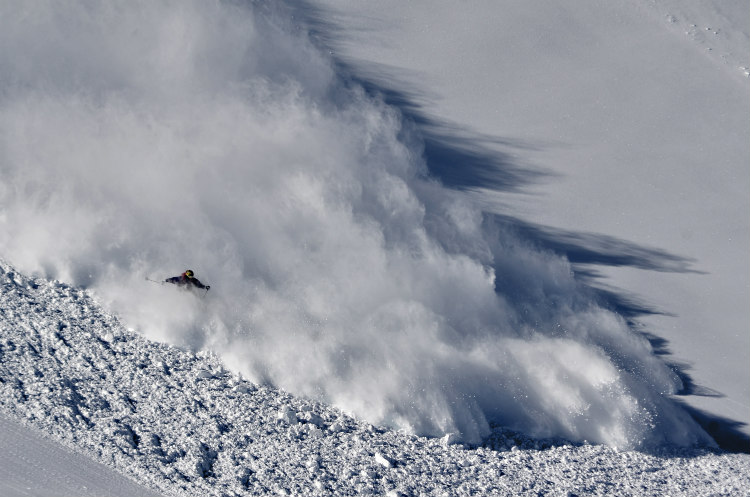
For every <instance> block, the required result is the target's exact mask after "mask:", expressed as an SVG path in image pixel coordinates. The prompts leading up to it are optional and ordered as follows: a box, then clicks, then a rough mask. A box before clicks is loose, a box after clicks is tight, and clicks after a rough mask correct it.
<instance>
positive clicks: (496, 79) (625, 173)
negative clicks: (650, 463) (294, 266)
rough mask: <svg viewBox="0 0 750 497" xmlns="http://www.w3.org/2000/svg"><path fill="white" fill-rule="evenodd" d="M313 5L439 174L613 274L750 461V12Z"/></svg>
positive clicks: (620, 301)
mask: <svg viewBox="0 0 750 497" xmlns="http://www.w3.org/2000/svg"><path fill="white" fill-rule="evenodd" d="M312 3H313V4H314V5H315V6H316V8H319V9H321V11H318V12H316V15H317V16H318V18H319V20H320V24H321V26H320V28H319V29H320V32H321V35H320V36H321V37H322V38H323V39H324V40H325V42H326V44H328V46H330V47H331V49H332V50H333V51H334V52H335V55H336V57H337V58H339V59H340V60H343V61H344V62H345V63H346V64H347V66H348V68H349V70H350V71H353V72H354V73H355V74H356V75H358V76H359V77H360V78H362V79H363V80H365V81H369V82H370V84H371V85H373V86H374V87H375V89H376V90H378V91H381V92H383V93H384V94H385V95H387V96H388V98H389V101H390V102H392V103H393V104H394V105H397V106H399V107H400V108H402V109H404V111H405V112H407V113H409V114H411V115H412V117H413V118H414V119H415V120H416V121H417V122H418V127H419V128H420V130H421V131H422V132H423V133H424V134H426V135H427V136H428V138H429V140H428V146H427V150H426V152H427V154H428V157H430V158H431V159H432V162H433V168H434V169H436V170H437V172H438V173H440V174H441V176H442V177H444V178H446V179H448V180H449V181H450V182H451V183H453V184H455V185H457V186H458V187H462V188H464V189H471V190H473V191H474V192H475V193H476V195H477V196H479V197H480V198H481V199H482V201H484V202H486V209H488V210H490V211H493V212H498V213H501V214H503V215H505V216H511V217H512V218H513V222H515V223H516V224H518V225H520V226H521V227H522V228H523V229H526V230H527V232H528V231H531V234H532V238H535V239H536V241H537V243H538V244H540V245H542V246H545V247H548V248H549V249H550V250H554V251H556V252H559V253H562V254H564V255H565V256H566V257H568V258H569V260H571V261H572V262H575V263H576V266H575V268H576V269H577V270H578V271H579V274H581V275H587V276H590V275H596V276H597V278H588V280H589V281H590V282H592V283H593V284H594V285H595V286H597V287H600V288H603V289H605V290H606V291H607V292H608V293H609V295H610V296H611V297H614V298H613V299H612V300H613V303H614V305H616V306H617V307H618V309H619V311H620V312H623V313H625V315H632V316H631V317H633V318H637V320H638V323H639V325H640V327H641V329H642V330H643V331H644V332H647V333H649V334H651V335H652V336H653V337H654V338H655V339H656V340H655V342H654V343H655V344H656V345H657V347H656V348H657V350H660V351H661V352H662V353H664V355H663V357H664V358H665V360H667V361H669V362H671V363H672V364H674V365H675V366H676V367H677V369H679V370H680V372H681V373H680V374H681V376H682V378H683V381H684V383H685V385H684V388H683V389H682V390H681V394H682V395H681V397H680V398H681V399H683V401H685V402H686V403H688V404H689V405H690V406H693V407H696V408H699V409H701V410H703V411H705V414H706V415H707V416H708V418H713V423H714V424H724V425H725V426H727V427H729V428H730V431H731V430H732V429H735V428H738V429H740V430H741V432H742V433H744V437H743V436H742V435H741V433H735V440H737V438H736V436H737V435H739V436H740V438H743V440H742V442H738V443H739V444H740V445H741V446H743V447H745V450H748V447H750V445H748V443H749V442H748V435H749V434H750V362H749V361H748V360H747V353H748V350H750V332H749V331H748V330H750V306H748V302H750V283H749V282H750V262H749V261H750V259H748V257H747V254H748V252H749V251H750V219H749V218H748V216H749V214H748V213H750V195H748V185H750V169H749V168H748V163H750V141H749V140H748V139H747V138H748V136H750V93H749V92H748V86H749V85H750V80H749V79H748V77H747V75H748V70H747V68H748V67H749V66H750V31H749V30H748V23H747V20H748V18H750V4H749V3H748V2H746V1H742V0H740V1H670V0H660V1H614V2H597V1H582V2H575V3H569V4H560V3H559V2H549V1H546V0H531V1H507V2H493V1H473V2H463V3H460V4H457V3H456V2H451V1H428V2H419V1H413V2H399V1H390V0H377V1H372V2H346V1H338V0H320V1H316V2H312ZM446 143H447V144H448V145H446ZM451 144H452V145H451ZM456 150H458V151H459V152H461V151H463V152H462V153H459V154H456ZM446 151H447V152H448V153H446ZM457 155H458V157H456V156H457ZM472 159H473V160H472ZM434 163H437V164H438V166H440V167H439V168H436V167H434ZM445 163H448V164H445ZM472 163H473V165H474V167H469V166H470V165H471V164H472ZM519 168H520V169H521V170H526V171H529V173H528V174H527V175H526V176H523V175H521V178H523V179H525V180H527V182H526V183H525V184H522V186H523V187H525V188H524V189H523V191H522V192H521V193H520V194H519V193H517V191H515V189H514V188H513V187H514V186H516V183H513V182H508V181H507V180H506V178H505V177H504V176H502V174H503V172H504V171H508V170H511V171H513V170H518V169H519ZM539 173H541V174H539ZM545 174H546V176H545ZM529 228H531V229H529ZM665 255H666V256H667V257H664V256H665Z"/></svg>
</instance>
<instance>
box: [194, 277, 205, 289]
mask: <svg viewBox="0 0 750 497" xmlns="http://www.w3.org/2000/svg"><path fill="white" fill-rule="evenodd" d="M190 282H191V283H193V285H195V286H197V287H198V288H208V287H207V286H206V285H204V284H203V283H201V282H200V280H199V279H198V278H190Z"/></svg>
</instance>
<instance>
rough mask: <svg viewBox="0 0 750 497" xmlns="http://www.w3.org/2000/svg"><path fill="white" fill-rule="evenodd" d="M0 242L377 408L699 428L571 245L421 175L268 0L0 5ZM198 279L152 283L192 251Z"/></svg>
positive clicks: (282, 373) (446, 428)
mask: <svg viewBox="0 0 750 497" xmlns="http://www.w3.org/2000/svg"><path fill="white" fill-rule="evenodd" d="M0 231H2V233H3V236H2V237H1V238H0V255H2V256H3V257H5V258H6V259H8V260H9V261H11V262H12V263H13V264H14V265H16V266H17V267H19V268H20V269H21V270H23V271H27V272H34V273H38V274H43V275H46V276H48V277H54V278H57V279H60V280H63V281H67V282H70V283H72V284H74V285H82V286H85V287H89V288H91V289H92V290H93V291H94V292H95V293H96V295H98V296H99V298H101V299H102V300H103V301H104V302H106V305H107V306H108V308H109V309H111V310H113V311H114V312H116V313H117V314H118V315H119V316H121V318H122V319H123V320H124V321H125V322H126V323H128V324H129V325H130V326H132V327H134V328H136V329H138V330H139V331H141V332H142V333H144V334H145V335H147V336H148V337H151V338H155V339H159V340H163V341H167V342H170V343H173V344H178V345H182V346H190V347H194V348H199V349H210V350H213V351H215V352H216V353H217V354H219V355H220V356H221V357H222V358H223V360H224V361H225V362H226V363H227V364H228V365H229V366H230V367H232V368H233V369H236V370H237V371H240V372H242V373H243V374H245V375H247V376H248V377H249V378H250V379H252V380H253V381H257V382H269V383H271V384H273V385H274V386H277V387H280V388H284V389H286V390H288V391H290V392H293V393H295V394H301V395H305V396H309V397H313V398H317V399H320V400H324V401H327V402H331V403H333V404H334V405H335V406H337V407H339V408H341V409H343V410H345V411H348V412H351V413H353V414H355V415H357V416H359V417H362V418H364V419H366V420H368V421H370V422H373V423H377V424H386V425H389V426H394V427H399V428H402V429H405V430H408V431H411V432H414V433H418V434H425V435H443V434H446V433H452V432H459V433H461V435H462V436H463V438H464V439H465V440H467V441H471V442H476V441H478V440H479V439H480V438H481V437H484V436H487V435H488V434H489V433H490V429H489V423H490V422H491V421H492V422H497V423H500V424H502V425H503V426H506V427H509V428H512V429H516V430H520V431H523V432H526V433H528V434H531V435H535V436H562V437H567V438H569V439H573V440H584V439H586V440H589V441H594V442H601V443H606V444H610V445H613V446H618V447H640V446H643V445H653V444H661V443H665V442H666V443H675V444H680V445H690V444H696V443H710V440H709V439H708V437H707V436H706V435H705V434H704V432H703V431H702V430H701V429H700V428H699V427H698V426H697V424H696V423H694V422H693V421H692V419H690V418H689V416H687V415H686V414H685V413H684V412H683V411H682V410H681V409H680V408H679V407H677V406H676V405H674V404H673V403H672V401H671V400H669V395H670V394H671V393H673V392H675V391H677V390H678V389H679V388H680V384H679V380H678V378H677V377H676V376H675V375H674V374H673V373H672V372H671V371H670V370H669V369H668V368H667V367H666V366H665V365H664V364H663V363H662V362H661V361H660V360H659V359H658V358H657V357H655V356H654V354H653V352H652V350H651V348H650V346H649V343H648V342H647V341H646V340H645V339H644V338H642V337H639V336H635V335H634V334H633V333H632V331H631V330H630V329H629V328H628V326H627V325H626V323H625V322H624V321H623V319H621V318H620V317H619V316H618V315H616V314H614V313H612V312H610V311H609V310H607V309H605V308H603V307H601V305H599V303H598V302H597V301H596V299H595V297H594V294H592V293H590V292H589V291H588V290H587V288H586V287H585V286H582V285H580V284H579V283H578V282H576V280H575V279H574V277H573V274H572V271H571V269H570V266H569V264H568V262H567V261H566V260H564V259H563V258H561V257H559V256H557V255H554V254H551V253H545V252H543V251H540V250H539V249H537V248H536V247H535V246H534V245H533V244H532V243H530V242H529V241H527V240H525V239H524V238H523V236H522V235H520V234H518V233H514V232H513V231H511V230H509V229H507V228H505V227H503V226H502V225H500V224H497V223H495V222H494V221H493V220H492V218H490V217H486V216H484V215H483V214H482V212H481V210H480V208H479V207H478V206H476V205H474V204H472V203H471V202H470V200H469V199H467V198H466V197H464V196H462V195H461V194H460V193H457V192H453V191H450V190H448V189H446V188H444V187H442V186H441V185H440V184H439V183H437V182H435V181H433V180H431V179H429V177H428V175H427V169H426V166H425V164H424V163H423V161H422V159H421V148H420V143H419V140H418V137H415V136H412V135H411V134H410V133H409V132H408V126H404V123H403V122H402V120H401V118H400V116H399V114H398V113H397V112H396V111H395V110H394V109H392V108H389V107H388V106H386V105H384V104H383V103H382V102H380V101H379V100H378V99H377V98H374V97H371V96H369V95H368V94H366V92H364V91H363V90H362V89H361V88H360V87H358V86H357V85H355V84H352V83H349V82H347V81H345V80H342V79H341V78H340V77H339V76H337V75H336V74H335V73H334V71H333V68H332V62H331V61H330V60H329V59H328V58H327V56H326V54H324V53H322V52H320V51H319V50H317V49H316V48H315V47H314V45H313V44H312V43H311V42H310V41H309V40H308V37H307V34H306V31H305V29H304V26H301V25H298V24H295V22H294V21H293V19H292V18H291V17H290V16H289V13H288V12H285V11H284V10H283V8H281V7H278V8H277V7H272V6H268V5H253V6H244V5H236V4H234V3H231V2H228V3H219V2H201V1H197V0H196V1H181V2H160V3H154V2H145V1H144V2H138V1H136V2H128V3H127V4H118V3H110V2H100V3H95V4H93V5H92V4H89V3H88V2H66V3H65V5H64V6H63V5H61V4H58V3H56V2H49V3H48V4H44V3H43V2H40V3H34V4H33V5H26V4H25V5H24V6H23V8H22V9H18V8H16V7H14V6H11V5H7V4H2V5H0ZM188 267H189V268H191V269H193V270H195V271H196V275H197V276H198V277H199V278H200V279H201V280H202V281H203V282H204V283H207V284H210V285H211V286H212V289H211V291H210V292H209V293H208V294H207V295H205V297H204V296H201V295H200V294H190V293H184V292H179V291H176V290H175V289H174V288H167V287H163V286H159V285H157V284H153V283H149V282H146V281H145V277H152V278H156V279H163V278H165V277H167V276H172V275H174V274H179V273H180V272H182V271H184V270H185V269H186V268H188Z"/></svg>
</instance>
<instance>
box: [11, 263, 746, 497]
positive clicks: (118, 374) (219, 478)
mask: <svg viewBox="0 0 750 497" xmlns="http://www.w3.org/2000/svg"><path fill="white" fill-rule="evenodd" d="M0 316H2V318H1V319H0V392H1V394H0V409H1V410H2V411H3V412H4V413H5V414H6V415H8V416H10V417H13V418H16V419H18V420H20V421H22V422H23V423H25V424H27V425H29V426H32V427H34V428H37V429H39V430H42V431H44V432H47V433H49V434H51V435H53V436H54V437H55V438H58V439H59V440H61V441H62V442H63V443H65V444H67V445H68V446H70V447H73V448H76V449H77V450H79V451H81V452H83V453H86V454H88V455H90V456H91V457H93V458H94V459H96V460H98V461H100V462H103V463H105V464H107V465H109V466H111V467H113V468H115V469H117V470H119V471H120V472H122V473H123V474H125V475H127V476H129V477H131V478H133V479H137V480H138V481H139V482H141V483H142V484H144V485H146V486H148V487H151V488H153V489H155V490H158V491H161V492H163V493H164V494H167V495H207V496H213V495H216V496H218V495H268V494H271V493H275V494H278V495H367V494H371V495H373V494H374V495H383V494H387V495H403V496H407V495H470V494H475V495H476V494H481V495H540V494H551V495H580V494H591V493H607V494H608V495H631V494H636V493H637V494H638V495H664V494H670V495H708V494H710V495H739V494H740V493H741V492H742V490H741V489H742V488H745V489H746V488H748V487H750V476H749V475H750V458H749V457H748V456H746V455H737V454H725V453H721V452H718V451H715V450H712V449H668V448H666V447H664V448H662V449H660V450H659V452H658V453H655V454H645V453H639V452H618V451H617V450H616V449H613V448H610V447H606V446H600V445H588V444H579V445H576V444H571V443H567V442H565V441H562V440H536V441H535V440H532V439H528V438H523V437H520V436H517V435H514V434H512V433H510V432H507V431H502V430H497V431H495V432H494V433H493V435H492V436H491V437H490V438H488V439H486V440H485V443H484V444H483V445H482V446H475V447H471V448H469V447H465V446H463V445H460V444H454V443H451V442H453V441H454V440H455V439H454V438H453V437H451V436H446V437H444V438H443V439H429V438H421V437H416V436H412V435H407V434H403V433H399V432H395V431H388V430H384V429H381V428H377V427H375V426H372V425H370V424H367V423H363V422H361V421H358V420H356V419H354V418H352V417H350V416H347V415H346V414H344V413H342V412H341V411H339V410H337V409H335V408H332V407H330V406H327V405H324V404H321V403H318V402H314V401H309V400H305V399H302V398H298V397H293V396H291V395H289V394H287V393H285V392H283V391H279V390H276V389H273V388H268V387H266V386H261V385H256V384H253V383H250V382H248V381H246V380H244V379H242V378H241V377H239V376H238V375H236V374H233V373H230V372H229V371H227V369H226V368H225V367H224V365H223V364H222V363H221V362H220V361H219V360H218V359H217V358H216V357H215V356H212V355H209V354H199V355H195V354H192V353H190V352H189V351H186V350H182V349H180V348H177V347H174V346H171V345H165V344H160V343H155V342H151V341H148V340H146V339H144V338H142V337H141V336H140V335H138V334H137V333H136V332H135V331H133V330H128V329H126V328H124V327H123V326H122V325H121V324H120V323H119V321H118V320H117V318H116V317H114V316H112V315H110V314H108V313H106V312H104V311H103V310H102V309H101V307H100V306H99V305H98V304H97V302H96V301H95V300H94V298H92V296H91V295H90V294H89V293H88V292H86V291H84V290H81V289H77V288H73V287H70V286H68V285H66V284H64V283H61V282H59V281H56V280H44V279H38V278H37V279H34V278H28V277H25V276H23V275H21V274H19V273H18V272H17V271H16V270H15V269H14V268H13V267H11V266H9V265H8V264H5V263H2V262H0Z"/></svg>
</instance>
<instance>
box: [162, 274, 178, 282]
mask: <svg viewBox="0 0 750 497" xmlns="http://www.w3.org/2000/svg"><path fill="white" fill-rule="evenodd" d="M164 282H165V283H179V282H180V277H179V276H172V277H171V278H167V279H166V280H164Z"/></svg>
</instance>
